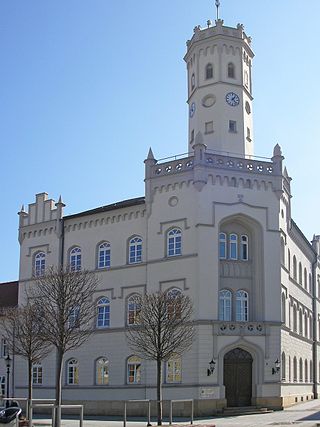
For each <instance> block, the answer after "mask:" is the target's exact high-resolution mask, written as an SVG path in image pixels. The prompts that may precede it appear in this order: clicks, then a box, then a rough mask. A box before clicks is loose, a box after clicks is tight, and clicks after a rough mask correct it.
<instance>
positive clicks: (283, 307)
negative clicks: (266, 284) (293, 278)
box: [281, 292, 286, 323]
mask: <svg viewBox="0 0 320 427" xmlns="http://www.w3.org/2000/svg"><path fill="white" fill-rule="evenodd" d="M281 321H282V322H283V323H286V295H285V293H284V292H282V295H281Z"/></svg>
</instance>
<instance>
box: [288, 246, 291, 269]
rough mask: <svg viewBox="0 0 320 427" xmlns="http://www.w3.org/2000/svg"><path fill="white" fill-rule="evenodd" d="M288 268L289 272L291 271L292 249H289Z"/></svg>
mask: <svg viewBox="0 0 320 427" xmlns="http://www.w3.org/2000/svg"><path fill="white" fill-rule="evenodd" d="M288 270H289V274H290V272H291V255H290V249H288Z"/></svg>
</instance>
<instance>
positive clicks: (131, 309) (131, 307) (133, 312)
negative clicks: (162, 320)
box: [127, 293, 141, 326]
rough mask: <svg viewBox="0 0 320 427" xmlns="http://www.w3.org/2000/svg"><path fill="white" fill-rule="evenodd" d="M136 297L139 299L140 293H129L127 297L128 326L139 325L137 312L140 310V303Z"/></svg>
mask: <svg viewBox="0 0 320 427" xmlns="http://www.w3.org/2000/svg"><path fill="white" fill-rule="evenodd" d="M138 299H141V295H140V294H137V293H136V294H133V295H129V296H128V298H127V325H128V326H134V325H139V323H140V321H139V313H140V311H141V304H139V303H138ZM131 301H132V302H131ZM131 319H132V321H131Z"/></svg>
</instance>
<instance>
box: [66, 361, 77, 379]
mask: <svg viewBox="0 0 320 427" xmlns="http://www.w3.org/2000/svg"><path fill="white" fill-rule="evenodd" d="M66 379H67V381H66V383H67V385H70V386H78V385H79V361H78V359H76V358H75V357H72V358H71V359H69V360H67V378H66ZM70 379H72V381H70Z"/></svg>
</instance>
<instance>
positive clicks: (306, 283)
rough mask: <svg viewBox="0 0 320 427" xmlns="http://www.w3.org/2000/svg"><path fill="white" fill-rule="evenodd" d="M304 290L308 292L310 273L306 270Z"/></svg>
mask: <svg viewBox="0 0 320 427" xmlns="http://www.w3.org/2000/svg"><path fill="white" fill-rule="evenodd" d="M304 288H305V289H306V290H308V273H307V269H306V268H305V269H304Z"/></svg>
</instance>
